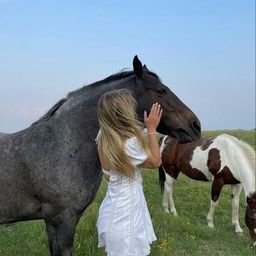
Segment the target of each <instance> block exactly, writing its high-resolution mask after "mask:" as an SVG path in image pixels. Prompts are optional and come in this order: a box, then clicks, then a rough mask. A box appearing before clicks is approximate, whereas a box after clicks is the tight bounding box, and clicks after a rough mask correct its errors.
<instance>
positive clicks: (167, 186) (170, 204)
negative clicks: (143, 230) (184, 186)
mask: <svg viewBox="0 0 256 256" xmlns="http://www.w3.org/2000/svg"><path fill="white" fill-rule="evenodd" d="M174 182H175V179H174V178H173V177H171V176H169V175H168V174H167V175H166V181H165V183H164V197H163V208H164V211H165V212H168V213H169V211H171V213H173V215H177V211H176V208H175V205H174V200H173V184H174Z"/></svg>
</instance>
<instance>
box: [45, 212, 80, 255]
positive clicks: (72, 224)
mask: <svg viewBox="0 0 256 256" xmlns="http://www.w3.org/2000/svg"><path fill="white" fill-rule="evenodd" d="M77 221H78V217H77V215H76V214H75V213H74V212H73V211H72V210H70V209H65V210H64V211H62V212H60V213H59V214H57V215H55V216H48V217H47V218H45V224H46V228H47V234H48V242H49V247H50V251H51V256H71V255H72V246H73V241H74V236H75V231H76V225H77Z"/></svg>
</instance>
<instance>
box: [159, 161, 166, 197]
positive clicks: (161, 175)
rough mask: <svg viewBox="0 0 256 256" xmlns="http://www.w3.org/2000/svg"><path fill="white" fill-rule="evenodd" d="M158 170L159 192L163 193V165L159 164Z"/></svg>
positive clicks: (164, 179)
mask: <svg viewBox="0 0 256 256" xmlns="http://www.w3.org/2000/svg"><path fill="white" fill-rule="evenodd" d="M158 172H159V184H160V188H161V192H162V193H163V191H164V183H165V181H166V175H165V170H164V168H163V165H161V166H160V167H159V168H158Z"/></svg>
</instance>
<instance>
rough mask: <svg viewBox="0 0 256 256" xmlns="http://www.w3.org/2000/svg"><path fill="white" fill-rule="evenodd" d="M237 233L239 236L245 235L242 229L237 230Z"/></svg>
mask: <svg viewBox="0 0 256 256" xmlns="http://www.w3.org/2000/svg"><path fill="white" fill-rule="evenodd" d="M235 233H236V234H238V235H243V233H244V231H243V230H242V229H241V228H240V229H236V230H235Z"/></svg>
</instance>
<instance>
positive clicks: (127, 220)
mask: <svg viewBox="0 0 256 256" xmlns="http://www.w3.org/2000/svg"><path fill="white" fill-rule="evenodd" d="M125 151H126V153H127V155H128V156H129V157H130V159H131V161H132V163H133V164H134V165H135V166H138V165H140V164H142V163H143V162H144V161H145V160H146V159H147V154H146V152H145V151H144V149H143V148H142V146H141V145H140V143H139V141H138V139H137V138H136V137H132V138H129V139H128V140H127V141H126V144H125ZM104 173H107V174H108V175H109V182H108V189H107V193H106V196H105V198H104V200H103V202H102V204H101V206H100V209H99V217H98V220H97V230H98V247H105V252H106V253H107V256H146V255H149V254H150V244H151V243H152V242H153V241H155V240H156V236H155V232H154V229H153V226H152V222H151V218H150V215H149V211H148V207H147V203H146V200H145V197H144V193H143V187H142V177H141V174H140V170H139V169H138V168H136V170H135V177H134V178H129V177H126V176H122V175H121V174H120V173H118V172H116V171H114V170H111V171H108V172H106V171H105V170H104Z"/></svg>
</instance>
